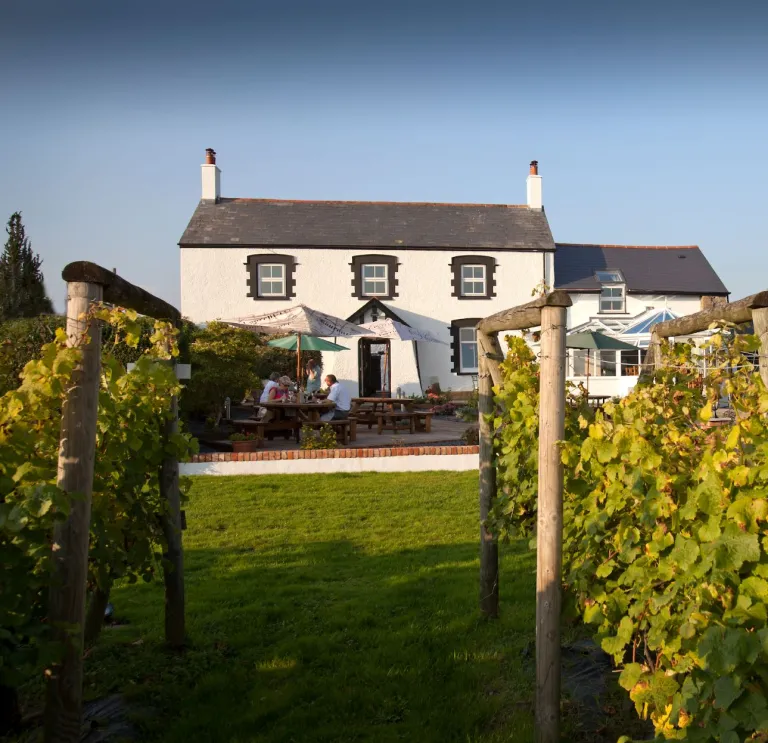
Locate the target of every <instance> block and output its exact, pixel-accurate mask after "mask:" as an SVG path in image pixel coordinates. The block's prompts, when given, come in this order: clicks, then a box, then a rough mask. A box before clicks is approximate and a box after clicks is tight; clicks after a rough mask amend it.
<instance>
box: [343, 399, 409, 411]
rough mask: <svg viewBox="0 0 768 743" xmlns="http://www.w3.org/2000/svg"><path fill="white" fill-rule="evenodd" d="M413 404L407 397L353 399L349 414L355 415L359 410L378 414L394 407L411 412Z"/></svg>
mask: <svg viewBox="0 0 768 743" xmlns="http://www.w3.org/2000/svg"><path fill="white" fill-rule="evenodd" d="M415 404H416V403H415V402H414V401H413V400H411V399H410V398H407V397H353V398H352V409H351V410H350V411H349V414H350V415H355V414H356V413H357V412H358V410H361V409H362V410H366V411H369V412H373V413H379V412H380V411H383V410H385V409H386V408H389V409H394V408H395V406H396V405H401V406H403V407H404V408H405V410H407V411H411V410H412V409H413V406H414V405H415ZM369 406H370V407H369Z"/></svg>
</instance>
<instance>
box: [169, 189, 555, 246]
mask: <svg viewBox="0 0 768 743" xmlns="http://www.w3.org/2000/svg"><path fill="white" fill-rule="evenodd" d="M179 245H180V246H181V247H182V248H184V247H226V246H231V247H260V246H270V247H277V246H282V247H322V248H329V247H332V248H398V249H401V250H402V249H408V248H451V249H453V248H455V249H462V250H463V249H485V250H545V251H553V250H554V249H555V243H554V241H553V239H552V232H551V231H550V229H549V223H548V222H547V217H546V216H545V214H544V212H543V211H538V210H531V209H529V208H528V207H527V206H507V205H503V204H430V203H404V202H403V203H399V202H376V201H285V200H276V199H220V200H219V202H216V203H214V202H203V201H201V202H200V203H199V204H198V207H197V209H195V213H194V214H193V215H192V219H191V220H190V221H189V224H188V225H187V229H186V230H185V231H184V234H183V235H182V236H181V240H180V241H179Z"/></svg>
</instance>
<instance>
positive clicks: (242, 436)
mask: <svg viewBox="0 0 768 743" xmlns="http://www.w3.org/2000/svg"><path fill="white" fill-rule="evenodd" d="M229 440H230V441H258V440H259V437H258V436H257V435H256V434H255V433H232V434H230V436H229Z"/></svg>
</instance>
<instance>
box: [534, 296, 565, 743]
mask: <svg viewBox="0 0 768 743" xmlns="http://www.w3.org/2000/svg"><path fill="white" fill-rule="evenodd" d="M565 326H566V308H565V307H544V308H542V310H541V363H540V366H539V370H540V371H539V498H538V511H537V522H536V526H537V529H536V737H537V740H538V741H539V743H556V741H559V740H560V607H561V604H562V601H561V595H560V594H561V583H562V580H561V566H562V560H563V463H562V460H561V458H560V447H559V445H558V442H559V441H562V440H563V438H564V436H565V330H566V327H565Z"/></svg>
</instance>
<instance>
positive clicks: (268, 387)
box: [259, 372, 280, 402]
mask: <svg viewBox="0 0 768 743" xmlns="http://www.w3.org/2000/svg"><path fill="white" fill-rule="evenodd" d="M278 379H280V374H279V373H278V372H272V373H271V374H270V375H269V380H268V381H267V383H266V384H265V385H264V389H263V390H262V391H261V397H260V398H259V402H269V401H270V400H274V399H275V390H277V388H278V387H279V386H280V385H279V384H278V383H277V380H278Z"/></svg>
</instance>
